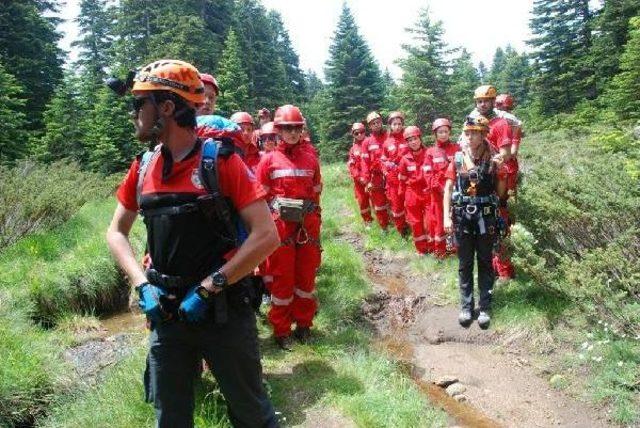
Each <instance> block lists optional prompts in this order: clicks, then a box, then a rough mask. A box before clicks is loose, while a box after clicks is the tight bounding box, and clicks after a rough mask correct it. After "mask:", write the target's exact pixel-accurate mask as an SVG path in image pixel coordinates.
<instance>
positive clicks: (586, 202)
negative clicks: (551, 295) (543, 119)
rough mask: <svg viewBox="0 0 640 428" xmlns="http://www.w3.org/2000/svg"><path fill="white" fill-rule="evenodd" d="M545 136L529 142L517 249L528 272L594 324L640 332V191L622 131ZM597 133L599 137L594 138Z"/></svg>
mask: <svg viewBox="0 0 640 428" xmlns="http://www.w3.org/2000/svg"><path fill="white" fill-rule="evenodd" d="M593 132H594V134H593V136H591V135H589V134H587V133H586V132H580V131H575V130H562V131H553V132H551V131H546V132H542V133H540V134H537V135H535V136H533V137H531V138H529V139H527V140H526V141H525V144H524V145H523V150H522V160H521V164H522V169H523V171H524V173H525V176H524V179H523V181H522V186H521V187H520V190H519V195H518V202H517V203H516V204H515V206H514V208H515V212H516V216H517V219H518V220H517V221H518V222H519V223H520V225H519V227H517V228H515V230H514V236H513V239H512V243H513V246H514V249H515V254H514V259H515V262H516V263H517V265H518V267H519V268H520V269H522V271H523V273H524V274H526V275H527V276H528V277H530V278H532V279H534V280H535V282H536V283H538V284H543V285H545V286H546V287H550V288H553V289H554V290H556V291H557V292H559V293H560V295H561V296H565V297H566V298H568V299H569V300H570V301H572V302H574V303H575V304H576V305H577V306H579V307H580V308H581V309H582V310H583V311H584V312H585V313H586V314H587V315H588V317H589V318H590V319H592V320H596V319H604V320H606V321H607V322H609V323H611V324H612V325H615V326H617V327H618V329H619V330H620V331H624V330H626V331H627V332H628V333H631V334H634V335H637V334H638V333H640V329H639V327H638V326H640V285H639V284H640V246H639V245H640V244H638V232H639V230H638V225H640V188H639V187H638V181H637V179H636V178H634V177H633V175H630V174H629V173H628V171H627V169H625V165H626V162H628V161H629V159H631V158H633V156H635V153H636V147H635V146H634V144H636V145H637V143H635V142H634V141H632V140H631V139H630V138H629V137H628V134H627V133H625V132H624V131H620V130H616V129H606V130H603V129H595V130H593ZM596 132H597V133H596Z"/></svg>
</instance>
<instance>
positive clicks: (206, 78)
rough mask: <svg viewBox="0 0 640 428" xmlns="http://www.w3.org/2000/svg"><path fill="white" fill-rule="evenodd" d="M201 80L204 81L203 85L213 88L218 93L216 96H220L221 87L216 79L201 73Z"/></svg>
mask: <svg viewBox="0 0 640 428" xmlns="http://www.w3.org/2000/svg"><path fill="white" fill-rule="evenodd" d="M200 80H202V83H204V84H205V85H211V86H213V89H215V91H216V95H220V86H218V81H217V80H216V78H215V77H213V76H212V75H210V74H207V73H200Z"/></svg>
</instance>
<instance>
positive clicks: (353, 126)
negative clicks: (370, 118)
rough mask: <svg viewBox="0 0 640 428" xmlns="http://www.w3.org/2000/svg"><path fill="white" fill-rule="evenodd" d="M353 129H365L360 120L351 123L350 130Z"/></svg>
mask: <svg viewBox="0 0 640 428" xmlns="http://www.w3.org/2000/svg"><path fill="white" fill-rule="evenodd" d="M353 131H365V127H364V124H363V123H362V122H355V123H354V124H353V125H351V132H353Z"/></svg>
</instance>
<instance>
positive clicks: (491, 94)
mask: <svg viewBox="0 0 640 428" xmlns="http://www.w3.org/2000/svg"><path fill="white" fill-rule="evenodd" d="M496 95H498V91H497V90H496V87H495V86H492V85H482V86H479V87H478V88H477V89H476V90H475V91H474V92H473V98H474V99H476V100H481V99H486V98H495V97H496Z"/></svg>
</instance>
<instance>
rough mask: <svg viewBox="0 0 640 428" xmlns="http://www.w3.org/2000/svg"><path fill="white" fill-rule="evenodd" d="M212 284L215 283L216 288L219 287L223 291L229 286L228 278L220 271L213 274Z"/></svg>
mask: <svg viewBox="0 0 640 428" xmlns="http://www.w3.org/2000/svg"><path fill="white" fill-rule="evenodd" d="M211 282H212V283H213V286H214V287H219V288H222V289H225V288H226V287H227V286H228V285H229V283H228V282H227V276H226V275H225V274H223V273H222V272H220V271H219V270H218V271H215V272H214V273H212V274H211Z"/></svg>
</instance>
